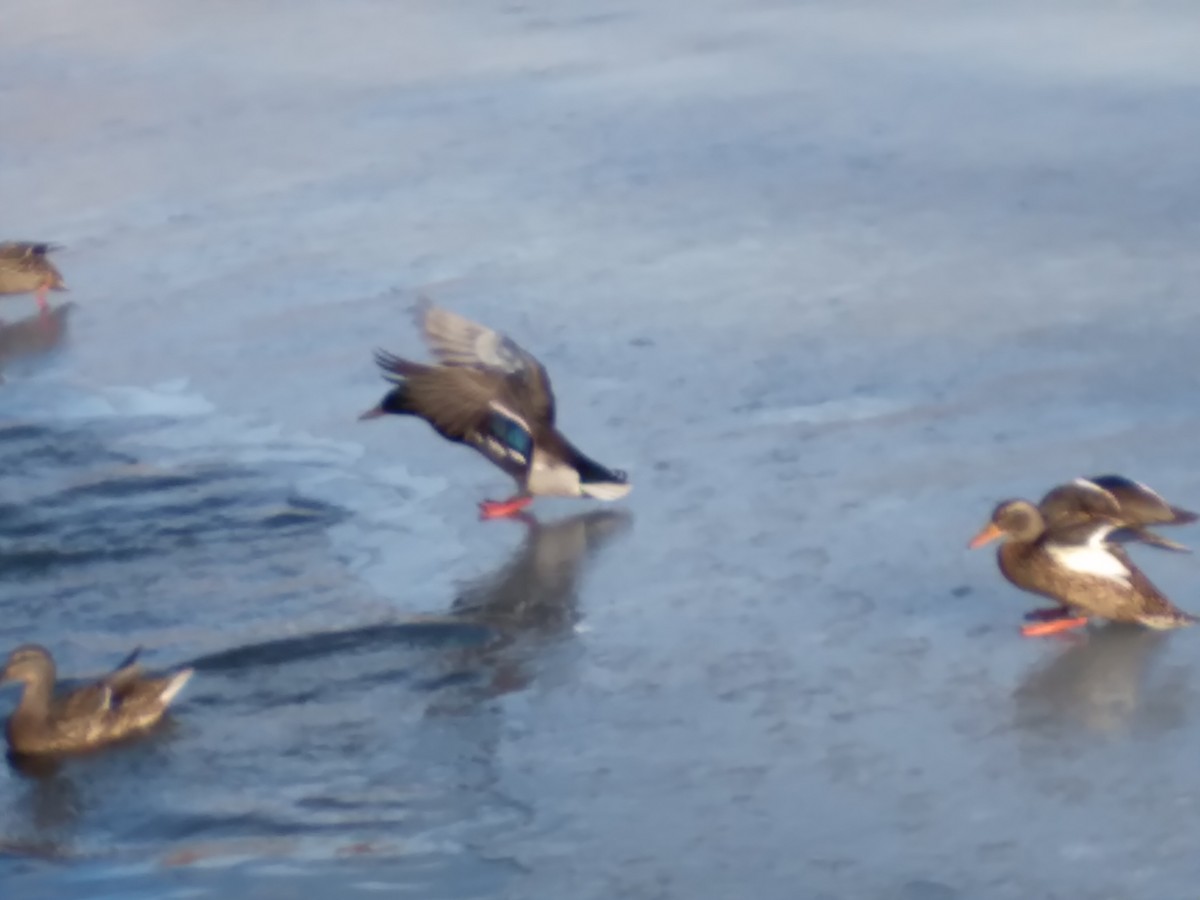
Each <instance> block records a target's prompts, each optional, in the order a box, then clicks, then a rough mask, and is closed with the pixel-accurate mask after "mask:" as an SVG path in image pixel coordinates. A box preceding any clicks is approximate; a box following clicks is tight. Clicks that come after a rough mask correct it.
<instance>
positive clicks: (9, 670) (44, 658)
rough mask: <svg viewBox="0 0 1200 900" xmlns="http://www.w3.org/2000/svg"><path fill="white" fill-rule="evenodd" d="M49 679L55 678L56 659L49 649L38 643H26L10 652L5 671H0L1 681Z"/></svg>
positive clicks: (33, 681) (31, 682)
mask: <svg viewBox="0 0 1200 900" xmlns="http://www.w3.org/2000/svg"><path fill="white" fill-rule="evenodd" d="M47 679H49V680H50V681H53V680H54V660H53V659H52V658H51V656H50V651H49V650H47V649H46V648H45V647H41V646H39V645H37V644H25V645H23V646H21V647H18V648H17V649H16V650H14V651H13V652H12V653H10V654H9V655H8V662H7V663H5V666H4V671H2V672H0V682H4V681H23V682H25V683H26V684H33V683H35V682H41V681H45V680H47Z"/></svg>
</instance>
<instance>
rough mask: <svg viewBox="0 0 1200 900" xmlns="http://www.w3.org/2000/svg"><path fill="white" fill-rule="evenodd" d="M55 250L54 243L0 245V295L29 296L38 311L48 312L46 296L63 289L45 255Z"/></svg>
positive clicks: (61, 281) (24, 242) (61, 278)
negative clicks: (35, 300) (34, 302)
mask: <svg viewBox="0 0 1200 900" xmlns="http://www.w3.org/2000/svg"><path fill="white" fill-rule="evenodd" d="M58 249H60V248H59V247H57V246H56V245H54V244H40V243H35V242H32V241H4V242H0V294H33V295H34V296H35V297H37V302H38V308H39V309H40V310H41V311H42V312H48V311H49V309H50V304H49V303H47V302H46V294H47V293H49V292H50V291H65V290H66V289H67V285H66V283H65V282H64V281H63V277H62V274H61V273H60V272H59V271H58V269H56V268H55V267H54V263H52V262H50V260H49V258H48V255H47V254H49V253H51V252H52V251H54V250H58Z"/></svg>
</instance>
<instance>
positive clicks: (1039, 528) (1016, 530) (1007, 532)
mask: <svg viewBox="0 0 1200 900" xmlns="http://www.w3.org/2000/svg"><path fill="white" fill-rule="evenodd" d="M1045 530H1046V522H1045V520H1044V519H1043V518H1042V514H1041V513H1040V512H1038V508H1037V507H1036V506H1034V505H1033V504H1032V503H1030V502H1029V501H1028V500H1005V501H1004V502H1003V503H1000V504H998V505H997V506H996V508H995V509H994V510H993V511H992V518H991V520H990V521H989V522H988V523H987V524H986V525H984V526H983V528H982V529H981V530H980V532H979V534H977V535H975V537H973V538H972V539H971V543H970V544H968V545H967V546H968V547H970V548H971V549H972V550H975V549H977V548H979V547H982V546H983V545H984V544H989V543H991V542H992V541H994V540H996V539H997V538H1005V539H1007V540H1014V541H1035V540H1037V539H1038V537H1039V536H1040V535H1041V533H1042V532H1043V531H1045Z"/></svg>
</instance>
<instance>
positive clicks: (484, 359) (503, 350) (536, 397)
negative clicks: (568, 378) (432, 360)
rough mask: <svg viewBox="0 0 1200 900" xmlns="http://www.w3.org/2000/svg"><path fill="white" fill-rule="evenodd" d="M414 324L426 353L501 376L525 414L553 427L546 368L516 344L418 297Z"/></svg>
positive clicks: (506, 337)
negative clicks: (423, 340) (510, 387)
mask: <svg viewBox="0 0 1200 900" xmlns="http://www.w3.org/2000/svg"><path fill="white" fill-rule="evenodd" d="M416 316H417V322H418V324H419V325H420V327H421V333H422V335H423V336H424V338H425V342H426V343H427V344H428V345H429V349H430V351H432V353H433V354H434V356H436V357H437V359H438V361H439V362H440V363H442V364H443V365H446V366H462V367H467V368H472V369H479V370H482V371H488V372H494V373H497V374H502V375H504V376H505V377H506V378H508V379H509V380H510V381H511V382H512V386H513V389H514V391H515V392H516V393H517V394H518V395H519V396H520V398H521V400H522V405H524V406H526V407H527V408H528V409H527V412H528V413H529V415H531V416H532V417H533V418H535V419H536V420H538V421H539V422H544V423H546V424H549V425H553V424H554V415H555V409H554V391H553V389H552V388H551V387H550V376H549V375H548V374H547V373H546V368H545V366H543V365H542V364H541V363H540V362H538V359H537V357H535V356H534V355H533V354H532V353H530V352H529V351H528V350H525V349H523V348H522V347H521V346H520V345H519V344H518V343H517V342H516V341H514V340H513V339H512V338H510V337H508V336H507V335H505V334H502V333H501V332H499V331H495V330H493V329H491V328H488V327H487V326H486V325H480V324H479V323H478V322H472V321H471V320H470V319H467V318H465V317H463V316H460V315H458V314H457V313H452V312H450V311H449V310H446V309H442V308H440V307H437V306H434V305H433V304H432V303H431V302H430V301H429V300H428V299H426V298H422V299H421V301H420V302H419V303H418V304H417V307H416Z"/></svg>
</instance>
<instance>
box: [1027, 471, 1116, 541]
mask: <svg viewBox="0 0 1200 900" xmlns="http://www.w3.org/2000/svg"><path fill="white" fill-rule="evenodd" d="M1038 509H1039V510H1040V511H1041V513H1042V518H1043V519H1045V520H1046V527H1047V528H1050V529H1053V528H1056V527H1065V526H1069V525H1074V524H1082V523H1085V522H1091V521H1097V520H1110V521H1113V522H1116V521H1118V520H1120V518H1121V504H1120V502H1119V501H1118V500H1117V498H1116V497H1114V496H1113V495H1112V494H1111V493H1110V492H1109V491H1107V490H1105V489H1104V488H1103V487H1101V486H1100V485H1098V484H1096V483H1095V482H1093V481H1091V480H1090V479H1086V478H1076V479H1075V480H1074V481H1071V482H1068V483H1067V484H1060V485H1058V487H1056V488H1054V489H1053V490H1051V491H1050V492H1049V493H1048V494H1046V496H1045V497H1043V498H1042V499H1041V501H1039V503H1038Z"/></svg>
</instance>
